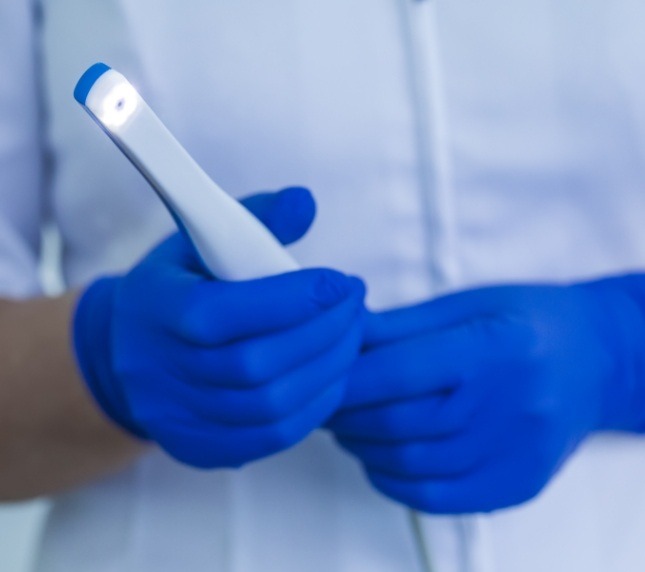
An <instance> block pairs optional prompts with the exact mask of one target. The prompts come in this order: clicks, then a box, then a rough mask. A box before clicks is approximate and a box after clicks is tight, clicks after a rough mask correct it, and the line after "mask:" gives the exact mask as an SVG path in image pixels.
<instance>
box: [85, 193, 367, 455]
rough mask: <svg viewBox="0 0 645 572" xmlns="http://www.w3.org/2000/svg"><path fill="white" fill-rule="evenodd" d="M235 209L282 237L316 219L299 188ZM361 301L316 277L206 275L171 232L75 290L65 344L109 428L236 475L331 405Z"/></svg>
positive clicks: (355, 285) (331, 280)
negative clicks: (112, 272)
mask: <svg viewBox="0 0 645 572" xmlns="http://www.w3.org/2000/svg"><path fill="white" fill-rule="evenodd" d="M245 205H246V206H247V207H249V208H250V209H251V210H252V211H253V212H254V213H255V214H256V215H257V216H258V217H259V218H260V219H261V220H262V221H263V222H264V223H265V224H267V226H268V227H269V228H270V229H271V230H272V231H273V232H274V234H275V235H276V236H277V237H278V238H279V239H281V240H283V241H284V242H289V241H293V240H295V239H297V238H299V237H300V236H301V235H302V234H304V233H305V232H306V230H307V228H308V227H309V225H310V223H311V222H312V220H313V217H314V212H315V205H314V202H313V199H312V197H311V195H310V194H309V192H308V191H305V190H303V189H297V188H296V189H287V190H285V191H282V192H281V193H277V194H265V195H259V196H255V197H252V198H251V199H249V200H247V201H245ZM363 297H364V286H363V284H362V282H361V281H360V280H358V279H357V278H353V277H348V276H345V275H343V274H341V273H339V272H335V271H333V270H326V269H315V270H303V271H299V272H292V273H288V274H283V275H280V276H275V277H270V278H265V279H260V280H252V281H246V282H223V281H217V280H213V279H211V278H210V277H208V276H207V275H206V274H205V272H204V271H203V268H202V266H201V263H200V261H199V259H198V256H197V255H196V253H195V252H194V250H193V248H192V246H191V244H190V243H189V242H188V241H187V240H186V239H185V238H184V237H183V236H182V235H180V234H175V235H173V236H171V237H170V238H169V239H167V240H166V241H164V242H162V243H161V244H160V245H159V246H158V247H157V248H155V249H154V250H153V251H152V252H150V253H149V254H148V255H147V256H146V257H145V258H144V259H143V260H142V261H141V262H140V263H139V264H138V265H136V266H135V267H134V268H133V269H132V270H131V271H130V272H128V273H127V274H126V275H124V276H117V277H110V278H103V279H100V280H98V281H97V282H95V283H94V284H92V285H91V286H90V287H89V288H88V289H87V290H86V291H85V292H84V294H83V295H82V297H81V299H80V302H79V304H78V306H77V310H76V314H75V320H74V322H75V323H74V343H75V349H76V354H77V358H78V362H79V365H80V369H81V371H82V373H83V377H84V378H85V381H86V383H87V386H88V388H89V389H90V391H91V392H92V394H93V395H94V397H95V399H96V401H97V402H98V404H99V405H100V406H101V408H102V409H103V410H104V411H105V413H107V415H108V416H109V417H110V418H111V419H113V420H114V421H115V422H116V423H117V424H119V425H121V426H122V427H123V428H125V429H127V430H129V431H130V432H131V433H134V434H135V435H138V436H140V437H142V438H144V439H150V440H153V441H156V442H157V443H158V444H159V445H160V446H161V447H162V448H163V449H165V450H166V451H167V452H168V453H169V454H170V455H172V456H173V457H175V458H176V459H178V460H180V461H182V462H184V463H187V464H189V465H193V466H196V467H203V468H214V467H237V466H240V465H242V464H244V463H246V462H248V461H252V460H254V459H259V458H261V457H265V456H267V455H270V454H272V453H276V452H278V451H281V450H283V449H286V448H288V447H290V446H291V445H294V444H295V443H297V442H298V441H300V440H301V439H303V438H304V437H305V436H307V435H308V434H309V433H310V432H311V431H313V430H314V429H316V428H317V427H319V426H320V425H321V424H322V423H324V422H325V420H327V418H328V417H330V415H332V413H333V412H334V411H335V410H336V408H337V407H338V405H339V404H340V403H341V401H342V398H343V395H344V393H345V385H346V372H347V370H348V368H349V367H350V366H351V365H352V363H353V362H354V361H355V360H356V357H357V355H358V352H359V350H360V345H361V338H362V320H363V318H362V316H363V312H362V309H363Z"/></svg>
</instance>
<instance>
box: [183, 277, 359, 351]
mask: <svg viewBox="0 0 645 572" xmlns="http://www.w3.org/2000/svg"><path fill="white" fill-rule="evenodd" d="M364 295H365V287H364V284H363V283H362V281H361V280H359V279H358V278H355V277H350V276H346V275H345V274H342V273H340V272H337V271H335V270H329V269H310V270H300V271H297V272H289V273H286V274H281V275H278V276H272V277H269V278H261V279H258V280H248V281H242V282H225V281H206V280H205V281H203V282H201V283H199V284H198V285H196V287H195V289H194V293H193V296H192V297H191V299H190V300H189V301H188V303H187V304H186V307H185V308H184V309H183V312H182V316H181V317H180V319H179V321H178V324H177V325H176V330H175V331H176V332H177V333H178V334H179V335H180V336H181V337H183V338H184V339H185V340H187V341H189V342H191V343H195V344H198V345H204V346H213V345H219V344H222V343H230V342H233V341H237V340H241V339H245V338H249V337H254V336H259V335H266V334H268V333H270V332H275V331H279V330H283V329H287V328H290V327H293V326H296V325H298V324H301V323H303V322H305V321H307V320H309V319H311V318H313V317H315V316H317V315H318V314H320V313H321V312H323V311H324V310H325V309H327V308H330V307H332V306H335V305H336V304H339V303H340V302H342V301H343V300H345V299H347V298H348V297H350V296H355V297H356V298H357V299H360V300H362V298H363V297H364Z"/></svg>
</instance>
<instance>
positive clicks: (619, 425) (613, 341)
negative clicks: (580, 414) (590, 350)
mask: <svg viewBox="0 0 645 572" xmlns="http://www.w3.org/2000/svg"><path fill="white" fill-rule="evenodd" d="M585 287H586V288H588V289H589V290H591V291H593V292H594V293H595V295H596V299H597V301H598V303H599V305H600V308H601V309H602V310H603V313H604V314H605V318H606V320H604V329H605V332H604V334H605V335H606V343H607V346H608V347H609V348H610V352H611V353H612V356H613V359H614V361H615V367H614V368H613V375H612V376H611V377H610V379H608V380H607V384H606V386H605V392H604V399H603V404H602V405H603V415H602V418H601V422H600V426H599V427H598V429H599V430H617V431H632V432H639V433H641V432H645V275H626V276H619V277H614V278H608V279H604V280H599V281H597V282H591V283H587V284H585Z"/></svg>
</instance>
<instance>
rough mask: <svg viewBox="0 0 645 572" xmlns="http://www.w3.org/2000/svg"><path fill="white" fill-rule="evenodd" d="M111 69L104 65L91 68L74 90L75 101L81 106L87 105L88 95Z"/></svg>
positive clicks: (100, 64) (95, 65) (99, 64)
mask: <svg viewBox="0 0 645 572" xmlns="http://www.w3.org/2000/svg"><path fill="white" fill-rule="evenodd" d="M110 69H112V68H110V66H108V65H106V64H103V63H98V64H94V65H93V66H91V67H89V68H88V69H87V71H86V72H85V73H84V74H83V75H82V76H81V79H79V80H78V83H77V84H76V88H75V89H74V99H75V100H76V101H78V102H79V103H80V104H81V105H85V101H86V100H87V95H88V93H90V90H91V89H92V87H94V84H95V83H96V80H97V79H99V78H100V77H101V76H102V75H103V74H104V73H105V72H106V71H109V70H110Z"/></svg>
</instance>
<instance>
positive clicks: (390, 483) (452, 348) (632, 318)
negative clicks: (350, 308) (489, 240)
mask: <svg viewBox="0 0 645 572" xmlns="http://www.w3.org/2000/svg"><path fill="white" fill-rule="evenodd" d="M644 283H645V277H644V276H637V275H633V276H626V277H618V278H614V279H607V280H604V281H598V282H592V283H586V284H580V285H573V286H506V287H492V288H485V289H478V290H472V291H466V292H463V293H459V294H454V295H451V296H447V297H444V298H440V299H437V300H435V301H432V302H428V303H425V304H421V305H419V306H414V307H409V308H405V309H401V310H395V311H390V312H386V313H383V314H375V315H372V316H371V317H370V318H369V320H368V325H367V330H368V331H367V340H366V347H365V350H364V353H363V355H362V357H361V358H360V359H359V361H358V362H357V364H356V365H355V367H354V369H353V372H352V373H351V375H350V380H349V387H348V393H347V395H346V398H345V402H344V409H343V410H342V411H341V412H339V413H338V414H337V415H336V416H335V417H334V418H333V419H332V421H331V422H330V423H329V427H330V428H331V429H332V430H333V431H334V432H335V434H336V437H337V439H338V441H339V442H340V444H341V445H342V446H343V447H344V448H345V449H346V450H348V451H349V452H351V453H352V454H354V455H355V456H357V457H358V459H360V461H361V462H362V463H363V465H364V467H365V469H366V471H367V474H368V477H369V479H370V481H371V483H372V484H373V485H374V486H375V487H376V488H377V489H378V490H379V491H381V492H382V493H384V494H385V495H387V496H389V497H391V498H393V499H395V500H398V501H400V502H402V503H404V504H406V505H409V506H411V507H413V508H416V509H419V510H422V511H427V512H432V513H463V512H479V511H491V510H494V509H499V508H502V507H507V506H510V505H514V504H518V503H521V502H523V501H526V500H528V499H530V498H532V497H533V496H535V495H536V494H537V493H538V492H539V491H540V490H541V489H542V488H543V487H544V486H545V484H546V483H547V482H548V481H549V480H550V479H551V477H552V476H553V475H554V473H556V471H557V470H558V469H559V468H560V467H561V465H562V464H563V462H564V461H565V460H566V459H567V457H569V455H571V453H572V452H573V451H574V450H575V449H576V447H577V446H578V445H579V444H580V442H581V441H582V440H583V439H584V438H585V437H586V436H587V435H589V434H590V433H591V432H593V431H596V430H603V429H619V430H629V431H638V430H642V429H644V428H645V392H644V386H645V371H644V369H643V355H644V354H645V324H644V320H643V312H644V311H645V296H643V294H642V292H643V291H645V288H644V285H645V284H644Z"/></svg>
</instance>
